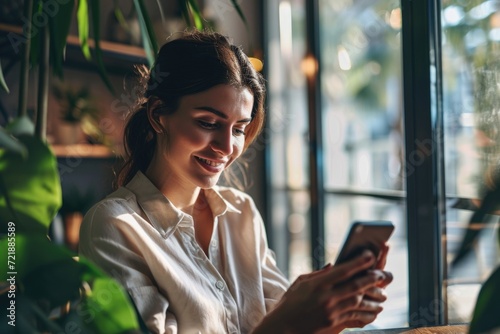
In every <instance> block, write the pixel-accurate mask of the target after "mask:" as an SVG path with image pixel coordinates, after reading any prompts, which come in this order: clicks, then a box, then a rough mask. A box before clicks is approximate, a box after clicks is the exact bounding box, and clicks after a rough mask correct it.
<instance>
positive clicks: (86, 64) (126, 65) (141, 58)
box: [0, 23, 147, 73]
mask: <svg viewBox="0 0 500 334" xmlns="http://www.w3.org/2000/svg"><path fill="white" fill-rule="evenodd" d="M10 33H14V34H17V35H22V33H23V29H22V27H20V26H16V25H11V24H4V23H0V36H4V38H6V37H7V35H8V34H10ZM66 42H67V45H66V57H65V61H64V63H65V65H67V66H72V67H78V68H83V69H96V68H97V65H96V61H95V57H93V58H92V60H91V61H88V60H87V59H85V57H84V55H83V53H82V51H81V48H80V40H79V38H78V36H72V35H70V36H68V38H67V41H66ZM5 44H6V45H7V44H9V45H8V46H7V47H3V49H2V52H1V55H3V56H9V55H10V56H11V57H12V58H19V57H18V54H17V52H16V50H15V49H14V47H13V46H12V45H10V43H8V42H7V43H5ZM94 45H95V44H94V40H93V39H89V47H90V48H91V50H93V49H94ZM99 45H100V47H101V50H102V54H103V61H104V64H105V66H106V69H107V70H108V71H109V72H115V73H116V72H124V71H130V70H131V69H133V66H134V65H136V64H146V63H147V59H146V52H145V51H144V49H143V48H141V47H138V46H134V45H126V44H120V43H115V42H109V41H104V40H101V41H100V43H99Z"/></svg>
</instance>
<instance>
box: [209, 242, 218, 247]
mask: <svg viewBox="0 0 500 334" xmlns="http://www.w3.org/2000/svg"><path fill="white" fill-rule="evenodd" d="M211 246H212V248H217V246H218V242H217V240H212V245H211Z"/></svg>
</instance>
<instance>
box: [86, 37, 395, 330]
mask: <svg viewBox="0 0 500 334" xmlns="http://www.w3.org/2000/svg"><path fill="white" fill-rule="evenodd" d="M147 79H148V80H147V85H146V87H145V91H144V97H142V98H141V99H140V101H139V103H138V107H137V109H136V110H135V111H134V112H133V113H132V115H131V117H130V118H129V120H128V123H127V126H126V128H125V133H124V135H125V141H124V142H125V146H126V152H127V154H128V156H127V158H126V164H125V165H124V168H123V170H122V171H121V173H120V175H119V179H118V181H119V185H120V188H119V189H117V190H116V191H115V192H114V193H113V194H111V195H109V196H108V197H107V198H106V199H104V200H103V201H101V202H99V203H97V204H96V205H95V206H94V207H93V208H92V209H90V210H89V211H88V212H87V214H86V216H85V218H84V221H83V223H82V228H81V231H80V253H81V254H82V255H85V256H86V257H87V258H89V259H91V260H93V261H94V262H96V263H97V264H98V265H99V266H100V267H101V268H102V269H104V270H105V271H107V272H108V273H110V274H111V275H112V276H114V277H115V278H116V279H117V280H118V281H119V282H121V284H123V286H124V287H125V288H126V290H127V291H128V293H129V294H130V296H131V297H132V300H133V301H134V303H135V305H136V306H137V310H138V312H139V314H140V316H141V318H142V319H143V320H144V322H145V325H146V326H147V327H148V329H149V330H150V331H151V332H154V333H250V332H252V333H288V332H300V333H314V332H316V331H319V330H328V332H329V333H337V332H339V331H341V330H343V329H344V328H346V327H349V326H356V327H359V326H364V325H365V324H367V323H370V322H372V321H373V320H374V319H375V318H376V316H377V314H378V313H379V312H380V311H381V310H382V308H381V306H380V304H381V303H382V302H383V301H384V300H385V295H384V292H383V288H384V287H385V286H386V285H387V284H389V283H390V281H391V279H392V276H391V274H390V273H388V272H385V271H383V268H382V267H383V263H385V258H384V256H385V255H383V257H382V258H381V259H379V262H378V263H379V264H378V266H377V269H373V270H368V269H369V268H371V267H373V266H374V265H375V264H376V259H375V257H374V255H373V254H372V253H371V252H369V251H367V252H365V253H364V254H363V255H360V256H359V257H357V258H355V259H353V260H351V261H349V262H346V263H344V264H342V265H339V266H334V267H332V266H326V267H325V268H324V269H323V270H320V271H317V272H314V273H311V274H308V275H304V276H302V277H300V278H299V279H298V280H297V281H296V282H295V283H294V284H293V285H292V288H290V289H288V286H289V283H288V281H287V279H286V278H285V277H284V275H283V274H282V273H281V272H280V270H279V269H278V268H277V266H276V262H275V259H274V253H273V252H272V251H271V250H270V249H269V248H268V246H267V240H266V234H265V230H264V224H263V222H262V218H261V216H260V214H259V212H258V211H257V209H256V207H255V204H254V202H253V201H252V199H251V198H250V197H249V196H248V195H246V194H245V193H243V192H241V191H239V190H236V189H233V188H230V187H221V186H218V185H217V183H218V181H219V178H220V176H221V175H222V173H223V172H224V171H226V169H227V168H228V167H229V166H230V165H231V164H232V163H234V162H235V160H237V159H238V158H239V157H240V156H241V154H242V153H243V152H244V151H245V150H246V149H247V148H248V146H249V145H250V144H251V143H252V141H253V140H254V139H255V138H256V136H257V135H258V133H259V132H260V131H261V129H262V125H263V119H264V106H263V104H264V84H263V79H262V77H261V76H260V75H259V74H258V73H257V72H256V71H255V70H254V68H253V67H252V65H251V63H250V62H249V60H248V58H247V57H246V56H245V54H244V53H243V52H242V50H241V49H240V48H238V47H236V46H234V45H231V44H230V43H229V41H228V39H227V38H225V37H224V36H221V35H219V34H216V33H208V32H194V33H186V34H185V35H183V36H181V37H179V38H178V39H175V40H173V41H171V42H168V43H167V44H165V45H164V46H163V47H162V48H161V50H160V52H159V54H158V56H157V59H156V63H155V66H154V68H153V70H152V71H151V73H150V74H148V76H147ZM360 272H364V273H365V274H362V275H356V274H358V273H360ZM354 276H355V278H354Z"/></svg>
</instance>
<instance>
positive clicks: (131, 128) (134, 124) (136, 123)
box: [117, 102, 156, 187]
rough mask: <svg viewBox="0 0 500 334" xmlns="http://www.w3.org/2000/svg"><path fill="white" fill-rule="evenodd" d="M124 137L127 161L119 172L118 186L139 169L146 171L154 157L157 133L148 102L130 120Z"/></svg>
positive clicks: (126, 181) (129, 178) (128, 179)
mask: <svg viewBox="0 0 500 334" xmlns="http://www.w3.org/2000/svg"><path fill="white" fill-rule="evenodd" d="M123 137H124V143H123V144H124V146H125V162H124V164H123V166H122V168H121V169H120V171H119V173H118V179H117V186H118V187H120V186H123V185H125V184H127V183H128V182H130V180H132V178H133V177H134V175H135V174H136V173H137V172H138V171H141V172H143V173H144V172H145V171H146V169H147V168H148V166H149V163H150V162H151V159H152V158H153V154H154V150H155V147H156V133H155V132H154V131H153V128H152V127H151V124H150V123H149V120H148V116H147V103H146V102H145V103H143V104H142V105H141V106H140V107H139V108H138V109H137V110H136V111H135V112H134V113H133V114H132V116H131V117H130V119H129V120H128V122H127V125H126V126H125V130H124V134H123Z"/></svg>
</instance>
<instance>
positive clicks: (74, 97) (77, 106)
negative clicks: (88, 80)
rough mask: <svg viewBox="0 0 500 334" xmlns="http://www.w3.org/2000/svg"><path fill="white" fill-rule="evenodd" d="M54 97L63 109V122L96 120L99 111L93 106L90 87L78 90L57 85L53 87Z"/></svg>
mask: <svg viewBox="0 0 500 334" xmlns="http://www.w3.org/2000/svg"><path fill="white" fill-rule="evenodd" d="M52 91H53V93H54V97H55V98H56V100H57V101H58V102H59V106H60V107H61V109H60V112H61V115H60V116H61V120H63V121H64V122H68V123H80V122H82V121H83V120H84V119H90V120H96V119H97V117H98V110H97V109H96V108H95V107H94V106H93V104H92V100H91V97H90V91H89V89H88V87H86V86H84V87H81V88H78V89H73V88H71V87H65V86H64V85H63V84H56V85H54V86H53V87H52Z"/></svg>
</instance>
